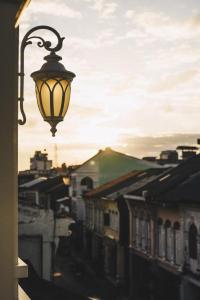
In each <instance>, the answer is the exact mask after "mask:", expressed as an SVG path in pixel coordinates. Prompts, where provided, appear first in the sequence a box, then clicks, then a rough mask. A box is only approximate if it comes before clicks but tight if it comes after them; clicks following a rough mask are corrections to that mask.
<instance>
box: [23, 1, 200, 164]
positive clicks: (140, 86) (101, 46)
mask: <svg viewBox="0 0 200 300" xmlns="http://www.w3.org/2000/svg"><path fill="white" fill-rule="evenodd" d="M37 25H49V26H52V27H54V28H56V29H57V30H58V31H59V32H60V34H61V36H64V37H66V39H65V41H64V45H63V49H62V51H60V52H59V53H60V54H61V56H62V57H63V61H62V62H63V64H64V65H65V67H66V68H67V69H68V70H71V71H73V72H74V73H75V74H76V76H77V77H76V78H75V79H74V81H73V83H72V94H71V102H70V107H69V110H68V113H67V115H66V117H65V120H64V122H62V123H60V124H59V125H58V127H57V129H58V131H57V134H56V137H55V138H53V137H52V136H51V133H50V131H49V130H50V127H49V124H48V123H46V122H44V121H43V120H42V117H41V115H40V113H39V111H38V108H37V104H36V99H35V93H34V83H33V81H32V79H30V76H29V75H30V73H32V72H33V71H35V70H37V69H39V68H40V67H41V65H42V64H43V59H42V58H43V57H44V56H45V55H46V53H47V52H46V51H45V50H44V49H41V48H38V47H37V45H35V44H34V45H32V46H29V47H27V49H26V53H25V73H26V77H25V112H26V115H27V123H26V125H24V126H19V169H20V170H22V169H26V168H29V158H30V156H32V155H33V153H34V151H35V150H43V149H46V150H47V152H48V153H49V158H51V159H54V149H55V144H56V145H57V149H58V151H57V154H58V163H59V164H60V163H62V162H66V163H67V164H76V163H81V162H83V161H84V160H86V159H88V158H89V157H90V156H91V155H94V154H95V153H96V152H97V151H98V150H99V149H103V148H105V147H107V146H110V147H111V148H113V149H115V150H118V151H120V152H124V153H128V154H131V155H134V156H138V157H142V156H147V155H158V154H159V152H160V151H161V150H164V149H175V147H176V145H177V144H188V143H189V144H195V142H196V139H197V137H200V72H199V70H200V1H199V0H189V1H188V0H173V1H172V0H168V1H166V0H152V1H149V0H113V1H112V0H54V1H52V0H42V1H41V0H32V2H31V4H30V5H29V7H28V9H27V10H26V11H25V13H24V16H23V17H22V19H21V24H20V36H21V37H23V36H24V34H25V33H26V31H28V30H29V29H30V28H31V27H34V26H37ZM41 34H43V32H42V31H41ZM45 36H48V35H47V34H46V33H45ZM49 36H50V35H49Z"/></svg>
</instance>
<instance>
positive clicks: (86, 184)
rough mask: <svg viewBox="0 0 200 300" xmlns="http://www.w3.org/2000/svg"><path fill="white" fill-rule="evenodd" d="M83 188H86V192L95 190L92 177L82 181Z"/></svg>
mask: <svg viewBox="0 0 200 300" xmlns="http://www.w3.org/2000/svg"><path fill="white" fill-rule="evenodd" d="M81 186H82V187H84V190H85V191H89V190H92V189H93V180H92V178H90V177H84V178H83V179H82V180H81Z"/></svg>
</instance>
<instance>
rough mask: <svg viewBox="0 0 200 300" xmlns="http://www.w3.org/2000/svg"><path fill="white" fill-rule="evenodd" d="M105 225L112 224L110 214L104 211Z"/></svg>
mask: <svg viewBox="0 0 200 300" xmlns="http://www.w3.org/2000/svg"><path fill="white" fill-rule="evenodd" d="M104 225H105V226H109V225H110V214H109V213H104Z"/></svg>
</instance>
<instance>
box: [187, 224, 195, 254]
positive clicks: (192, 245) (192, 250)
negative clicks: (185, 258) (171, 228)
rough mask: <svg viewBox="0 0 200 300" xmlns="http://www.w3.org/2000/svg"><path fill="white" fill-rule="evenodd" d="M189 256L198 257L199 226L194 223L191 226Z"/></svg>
mask: <svg viewBox="0 0 200 300" xmlns="http://www.w3.org/2000/svg"><path fill="white" fill-rule="evenodd" d="M189 257H190V258H192V259H197V228H196V226H195V225H194V224H192V225H190V228H189Z"/></svg>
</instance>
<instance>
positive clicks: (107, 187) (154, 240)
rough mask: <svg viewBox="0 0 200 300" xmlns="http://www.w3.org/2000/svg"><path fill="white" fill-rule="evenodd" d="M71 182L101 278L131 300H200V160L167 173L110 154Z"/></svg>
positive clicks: (89, 250)
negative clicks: (125, 162) (105, 279)
mask: <svg viewBox="0 0 200 300" xmlns="http://www.w3.org/2000/svg"><path fill="white" fill-rule="evenodd" d="M124 160H125V161H127V164H124V163H123V162H124ZM102 165H103V166H102ZM107 169H108V170H109V173H107ZM108 174H109V176H108ZM70 177H71V185H70V195H71V198H72V207H73V212H74V217H75V219H76V221H77V224H80V226H81V228H82V231H81V233H82V247H83V249H84V250H85V255H86V257H87V259H88V260H89V261H90V262H91V263H92V265H93V267H94V268H95V269H96V271H97V272H99V273H100V274H101V275H103V276H105V277H106V278H107V279H108V280H109V281H111V282H112V283H113V284H114V285H115V286H116V288H119V289H121V290H122V291H123V292H125V293H126V294H127V296H128V297H129V298H130V299H144V300H148V299H155V300H160V299H162V300H165V299H166V300H168V299H174V300H179V299H180V300H188V299H191V300H197V299H199V297H200V221H199V220H200V188H199V182H200V156H199V155H195V156H193V157H191V158H189V159H187V160H185V161H183V162H181V163H180V164H178V165H177V166H174V167H169V166H168V167H165V166H162V167H161V166H159V165H157V164H150V163H148V162H145V161H142V160H138V159H136V158H133V157H129V156H126V155H123V158H122V156H121V154H120V153H118V152H115V151H112V150H111V149H106V150H105V151H102V152H100V153H98V154H97V155H96V156H94V157H93V158H91V159H90V160H88V161H87V162H86V163H84V164H83V165H81V166H80V167H78V168H77V169H75V170H74V171H73V172H72V173H71V175H70Z"/></svg>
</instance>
